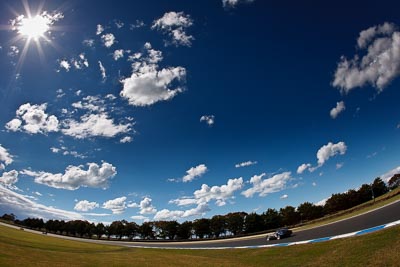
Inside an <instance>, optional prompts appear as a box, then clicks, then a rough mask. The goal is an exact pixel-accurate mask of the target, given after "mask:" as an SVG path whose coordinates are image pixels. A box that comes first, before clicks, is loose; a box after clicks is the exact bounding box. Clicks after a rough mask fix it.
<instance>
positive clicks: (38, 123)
mask: <svg viewBox="0 0 400 267" xmlns="http://www.w3.org/2000/svg"><path fill="white" fill-rule="evenodd" d="M46 108H47V103H44V104H42V105H31V104H30V103H26V104H23V105H21V106H20V107H19V108H18V110H17V111H16V118H15V119H13V120H11V121H9V122H8V123H7V124H6V129H7V130H10V131H18V130H20V131H25V132H27V133H30V134H37V133H42V134H47V133H49V132H57V131H58V130H59V127H58V119H57V117H56V116H54V115H50V116H49V115H48V114H47V113H46V112H45V111H46Z"/></svg>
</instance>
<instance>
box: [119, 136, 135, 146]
mask: <svg viewBox="0 0 400 267" xmlns="http://www.w3.org/2000/svg"><path fill="white" fill-rule="evenodd" d="M119 142H120V143H123V144H125V143H130V142H132V137H130V136H125V137H123V138H121V140H119Z"/></svg>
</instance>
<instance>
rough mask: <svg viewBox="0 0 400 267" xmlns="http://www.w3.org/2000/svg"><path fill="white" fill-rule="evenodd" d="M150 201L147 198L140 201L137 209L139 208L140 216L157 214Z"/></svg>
mask: <svg viewBox="0 0 400 267" xmlns="http://www.w3.org/2000/svg"><path fill="white" fill-rule="evenodd" d="M152 201H153V200H152V199H151V198H149V197H145V198H143V200H142V201H140V204H139V208H140V212H139V213H140V214H142V215H143V214H154V213H156V212H157V209H156V208H155V207H154V206H153V204H152Z"/></svg>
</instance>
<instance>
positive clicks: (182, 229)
mask: <svg viewBox="0 0 400 267" xmlns="http://www.w3.org/2000/svg"><path fill="white" fill-rule="evenodd" d="M192 227H193V223H192V222H190V221H186V222H183V223H181V224H179V225H178V229H177V233H176V236H177V239H189V238H190V237H191V236H192Z"/></svg>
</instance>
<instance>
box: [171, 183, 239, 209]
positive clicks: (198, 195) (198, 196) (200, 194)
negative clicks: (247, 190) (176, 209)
mask: <svg viewBox="0 0 400 267" xmlns="http://www.w3.org/2000/svg"><path fill="white" fill-rule="evenodd" d="M242 187H243V178H242V177H240V178H235V179H229V180H228V182H227V183H226V184H224V185H221V186H212V187H210V186H208V185H207V184H203V185H202V186H201V188H200V189H199V190H196V191H194V193H193V196H192V197H181V198H178V199H173V200H170V201H169V203H170V204H176V205H178V206H186V205H193V204H197V205H200V204H207V203H208V202H210V201H212V200H215V204H216V205H217V206H224V205H226V201H227V200H229V199H233V198H234V196H233V194H234V193H235V192H236V191H238V190H240V189H241V188H242Z"/></svg>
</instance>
